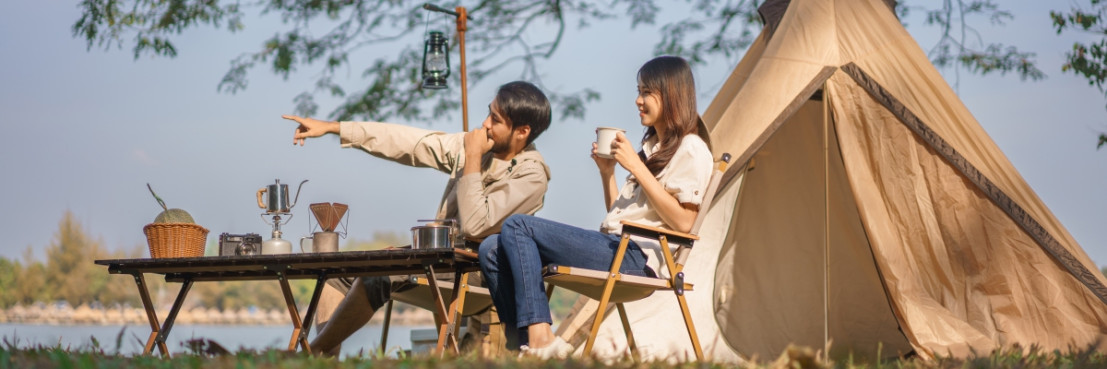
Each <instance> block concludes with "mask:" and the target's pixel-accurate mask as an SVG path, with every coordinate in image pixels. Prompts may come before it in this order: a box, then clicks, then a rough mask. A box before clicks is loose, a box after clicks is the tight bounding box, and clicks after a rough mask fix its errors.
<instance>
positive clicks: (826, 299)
mask: <svg viewBox="0 0 1107 369" xmlns="http://www.w3.org/2000/svg"><path fill="white" fill-rule="evenodd" d="M829 98H830V96H829V94H827V92H826V81H823V98H822V105H823V349H824V350H825V351H824V354H829V348H828V347H826V345H827V344H828V343H829V342H830V143H829V141H830V134H829V133H830V119H829V118H830V114H829V108H828V106H827V101H828V100H829Z"/></svg>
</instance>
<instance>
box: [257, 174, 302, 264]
mask: <svg viewBox="0 0 1107 369" xmlns="http://www.w3.org/2000/svg"><path fill="white" fill-rule="evenodd" d="M304 183H307V180H306V179H305V180H304V181H303V182H300V187H297V188H296V197H294V198H293V199H292V202H288V185H286V184H281V180H280V179H278V180H276V183H274V184H271V185H268V186H265V187H264V188H262V189H260V190H258V207H259V208H262V209H265V213H264V214H261V219H262V220H265V223H267V224H272V225H273V238H270V239H268V240H265V241H264V242H262V243H261V253H262V254H266V255H270V254H288V253H291V252H292V242H289V241H288V240H285V239H281V224H282V222H281V215H283V214H287V215H288V218H287V219H285V220H284V223H288V221H289V220H292V207H293V206H296V200H299V199H300V189H301V188H303V187H304ZM262 194H268V196H267V197H266V200H268V201H264V202H263V201H262V199H261V198H262ZM266 216H271V217H273V222H272V223H269V220H267V219H265V217H266Z"/></svg>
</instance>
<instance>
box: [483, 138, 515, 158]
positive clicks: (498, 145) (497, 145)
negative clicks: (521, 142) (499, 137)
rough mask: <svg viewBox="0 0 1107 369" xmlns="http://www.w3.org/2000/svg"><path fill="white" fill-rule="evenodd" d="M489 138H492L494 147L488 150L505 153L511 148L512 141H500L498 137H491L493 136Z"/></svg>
mask: <svg viewBox="0 0 1107 369" xmlns="http://www.w3.org/2000/svg"><path fill="white" fill-rule="evenodd" d="M489 139H491V140H492V149H491V150H488V151H491V152H492V153H494V154H502V153H505V152H507V150H509V149H510V148H511V143H510V142H508V141H507V140H504V142H499V141H496V139H494V138H491V137H489Z"/></svg>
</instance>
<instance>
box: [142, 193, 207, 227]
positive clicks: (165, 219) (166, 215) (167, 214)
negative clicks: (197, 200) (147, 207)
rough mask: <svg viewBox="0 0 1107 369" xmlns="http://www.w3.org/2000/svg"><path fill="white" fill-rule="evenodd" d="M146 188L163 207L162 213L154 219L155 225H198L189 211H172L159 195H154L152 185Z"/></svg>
mask: <svg viewBox="0 0 1107 369" xmlns="http://www.w3.org/2000/svg"><path fill="white" fill-rule="evenodd" d="M146 188H148V189H150V194H151V195H154V199H155V200H158V205H161V208H162V210H163V211H162V212H161V213H159V214H158V216H157V217H155V218H154V223H196V221H194V220H192V215H189V214H188V212H187V211H184V210H181V209H170V208H168V207H166V206H165V201H162V200H161V198H160V197H158V194H156V193H154V188H153V187H150V184H149V183H147V184H146Z"/></svg>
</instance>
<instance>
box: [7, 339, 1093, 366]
mask: <svg viewBox="0 0 1107 369" xmlns="http://www.w3.org/2000/svg"><path fill="white" fill-rule="evenodd" d="M199 351H200V350H197V352H194V353H190V354H178V355H176V356H174V357H173V358H171V359H162V358H160V357H156V356H154V357H150V356H137V357H133V356H122V355H114V354H111V353H109V352H110V351H109V350H104V349H101V348H99V347H98V343H96V342H94V343H93V345H92V347H90V348H85V349H79V350H69V349H64V348H60V347H39V348H14V347H13V346H12V345H11V344H10V343H0V369H7V368H65V369H92V368H197V369H199V368H228V369H230V368H233V369H249V368H289V369H298V368H319V369H323V368H384V369H392V368H395V369H419V368H427V369H430V368H443V369H453V368H457V369H461V368H505V369H508V368H510V369H514V368H559V369H574V368H729V367H741V368H773V369H776V368H781V369H783V368H796V369H799V368H1010V369H1024V368H1025V369H1033V368H1066V369H1068V368H1072V369H1079V368H1107V357H1105V356H1104V354H1103V353H1101V352H1097V351H1094V350H1084V351H1078V352H1070V353H1060V352H1046V351H1042V350H1038V349H1034V348H1030V349H1021V348H1017V347H1016V348H1009V349H1006V350H1001V351H996V352H993V353H991V354H989V355H978V356H976V357H970V358H965V359H952V358H939V359H935V360H929V361H926V360H919V359H906V360H893V361H884V362H879V363H859V362H855V361H853V360H850V359H848V358H846V359H839V360H827V359H825V358H822V357H820V355H818V354H817V352H816V351H814V350H811V349H806V348H792V349H789V350H787V351H786V352H785V353H784V354H782V355H781V356H780V357H779V358H777V359H776V360H772V361H765V362H760V363H749V364H746V365H742V366H734V365H728V364H716V363H685V364H672V363H663V362H646V363H640V362H634V361H631V360H625V361H619V362H615V363H603V362H598V361H594V360H581V359H571V360H550V361H537V360H531V359H516V358H498V359H484V358H478V357H476V356H461V357H451V358H437V357H423V356H416V357H402V358H386V357H368V358H348V359H345V360H337V359H333V358H320V357H312V356H307V355H302V354H292V353H287V352H283V351H276V350H270V351H262V352H250V351H244V352H239V353H237V354H227V355H204V354H201V353H200V352H199Z"/></svg>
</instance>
